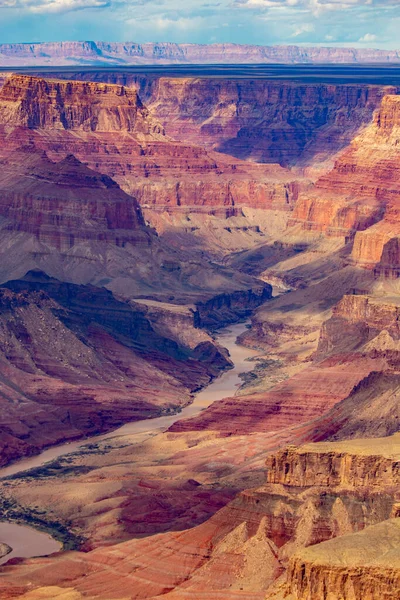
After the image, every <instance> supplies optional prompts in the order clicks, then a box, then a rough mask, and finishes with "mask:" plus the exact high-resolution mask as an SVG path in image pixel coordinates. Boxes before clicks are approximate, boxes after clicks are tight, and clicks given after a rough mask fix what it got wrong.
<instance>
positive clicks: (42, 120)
mask: <svg viewBox="0 0 400 600" xmlns="http://www.w3.org/2000/svg"><path fill="white" fill-rule="evenodd" d="M0 122H1V123H2V124H3V125H9V126H17V127H19V126H22V127H24V126H25V127H29V128H31V129H36V128H51V129H52V130H57V129H66V130H82V131H125V132H131V131H135V132H136V133H137V134H143V135H151V134H155V135H161V136H162V135H163V130H162V127H161V126H160V125H159V124H158V123H157V122H156V121H152V120H151V118H150V116H149V113H148V111H147V109H146V108H145V107H144V106H143V105H142V103H141V101H140V99H139V97H138V95H137V92H136V91H135V90H133V89H128V88H124V87H122V86H115V85H107V84H97V83H96V84H95V83H91V82H85V83H79V82H74V83H69V82H66V81H62V80H59V81H57V80H51V79H50V80H46V79H42V78H35V77H29V76H26V75H13V76H12V77H10V78H8V79H7V80H6V81H5V83H4V85H3V87H2V90H1V99H0Z"/></svg>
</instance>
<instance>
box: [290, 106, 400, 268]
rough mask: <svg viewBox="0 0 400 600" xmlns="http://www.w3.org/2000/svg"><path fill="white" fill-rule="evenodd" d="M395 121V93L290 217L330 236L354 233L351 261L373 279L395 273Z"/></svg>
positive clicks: (398, 194) (398, 196)
mask: <svg viewBox="0 0 400 600" xmlns="http://www.w3.org/2000/svg"><path fill="white" fill-rule="evenodd" d="M399 123H400V101H399V97H398V96H393V95H388V96H385V97H384V98H383V100H382V104H381V106H380V108H379V110H378V111H377V112H376V113H375V115H374V119H373V122H372V123H371V124H370V125H369V126H368V127H367V128H366V129H365V130H364V131H363V132H362V133H361V134H360V135H359V136H358V137H356V138H355V139H354V140H353V141H352V143H351V144H350V146H349V147H348V148H347V149H346V150H345V151H344V152H343V153H342V154H341V155H340V156H339V157H338V159H337V160H336V162H335V165H334V168H333V169H332V171H330V172H329V173H327V174H326V175H323V176H322V177H320V179H319V180H318V181H317V182H316V184H315V186H314V189H313V190H312V191H311V192H310V193H306V194H304V195H302V196H301V197H300V198H299V201H298V203H297V204H296V207H295V209H294V212H293V215H292V218H291V220H290V224H291V225H294V224H299V223H300V224H301V225H302V227H303V228H304V229H311V230H318V231H325V232H326V233H327V234H328V235H339V236H344V237H347V239H352V237H353V236H354V235H355V238H354V244H353V250H352V254H351V260H352V261H353V263H355V264H357V265H360V266H362V267H364V268H368V269H371V270H374V273H375V276H376V277H378V276H380V275H383V276H386V277H392V278H397V277H398V271H399V251H398V237H399V231H398V206H399V200H400V188H399V185H398V177H397V173H398V159H399V151H398V140H399Z"/></svg>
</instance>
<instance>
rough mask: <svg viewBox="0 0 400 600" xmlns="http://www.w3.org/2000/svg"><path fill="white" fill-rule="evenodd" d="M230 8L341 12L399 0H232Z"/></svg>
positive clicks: (391, 3) (392, 3) (384, 4)
mask: <svg viewBox="0 0 400 600" xmlns="http://www.w3.org/2000/svg"><path fill="white" fill-rule="evenodd" d="M232 6H236V7H239V8H247V9H255V10H257V9H268V8H271V7H291V6H292V7H298V8H303V9H308V10H310V11H312V12H316V13H318V12H320V11H321V10H343V9H346V8H353V7H365V8H370V9H371V10H374V9H377V8H378V7H381V8H382V7H384V6H388V7H390V6H393V7H396V6H397V7H398V6H399V0H232Z"/></svg>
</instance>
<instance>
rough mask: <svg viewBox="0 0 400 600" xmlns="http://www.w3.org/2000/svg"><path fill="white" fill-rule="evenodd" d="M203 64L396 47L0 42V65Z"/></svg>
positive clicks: (296, 59) (394, 54) (378, 58)
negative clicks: (83, 63)
mask: <svg viewBox="0 0 400 600" xmlns="http://www.w3.org/2000/svg"><path fill="white" fill-rule="evenodd" d="M82 62H85V63H87V64H116V65H118V66H120V65H121V64H154V63H160V64H171V63H172V64H173V63H187V64H190V63H192V64H207V63H217V64H220V63H221V62H222V63H237V64H243V63H256V64H257V63H323V64H326V63H363V62H366V63H371V62H377V63H384V62H385V63H387V62H389V63H390V62H394V63H397V62H400V55H399V52H398V51H397V50H378V49H370V48H366V49H360V48H332V47H331V48H330V47H325V48H324V47H304V46H302V47H300V46H253V45H239V44H229V43H227V44H207V45H203V44H174V43H165V42H164V43H144V44H139V43H135V42H121V43H119V42H93V41H85V42H45V43H33V44H5V43H3V44H0V66H1V65H3V66H8V65H10V66H16V65H19V64H23V65H25V66H26V65H47V64H51V65H71V64H82Z"/></svg>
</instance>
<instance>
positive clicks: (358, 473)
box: [267, 434, 400, 490]
mask: <svg viewBox="0 0 400 600" xmlns="http://www.w3.org/2000/svg"><path fill="white" fill-rule="evenodd" d="M399 439H400V435H399V434H397V435H396V436H395V437H392V438H390V439H386V438H380V439H379V440H375V441H374V442H372V440H370V441H368V442H366V441H365V440H363V439H361V440H359V441H354V440H353V441H352V442H346V441H344V442H341V443H339V442H337V443H335V444H330V443H325V444H324V443H318V444H308V445H306V446H302V447H301V448H296V447H289V448H286V449H285V450H282V451H280V452H278V453H276V454H273V455H271V456H269V457H268V458H267V482H268V483H273V484H280V485H288V486H294V487H296V486H297V487H320V486H324V487H329V488H331V489H332V488H336V487H351V488H355V489H356V488H359V487H364V488H370V489H371V490H372V489H373V488H374V487H377V488H384V487H387V489H390V488H391V487H394V488H396V487H397V486H398V485H399V482H400V463H399V461H398V460H394V458H393V451H394V449H395V447H397V446H396V444H397V443H398V441H399ZM368 445H371V448H368ZM373 448H376V449H377V454H374V453H373Z"/></svg>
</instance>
